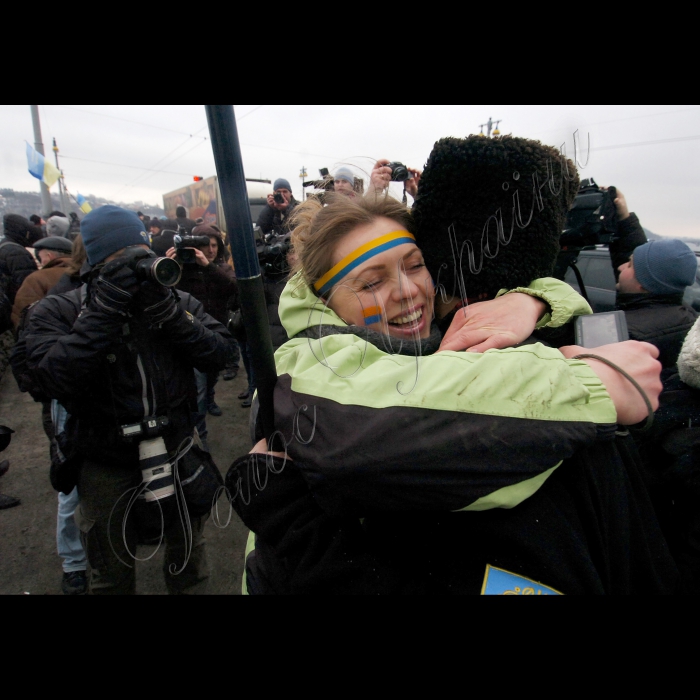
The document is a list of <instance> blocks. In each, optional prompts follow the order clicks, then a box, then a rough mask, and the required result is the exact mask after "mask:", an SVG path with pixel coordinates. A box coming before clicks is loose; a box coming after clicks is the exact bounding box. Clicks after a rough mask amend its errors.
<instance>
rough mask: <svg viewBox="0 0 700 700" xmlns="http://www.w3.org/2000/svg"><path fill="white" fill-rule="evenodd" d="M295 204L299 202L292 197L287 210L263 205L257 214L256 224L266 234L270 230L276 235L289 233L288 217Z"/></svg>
mask: <svg viewBox="0 0 700 700" xmlns="http://www.w3.org/2000/svg"><path fill="white" fill-rule="evenodd" d="M297 204H299V202H297V200H296V199H294V197H292V199H291V201H290V202H289V206H288V207H287V211H278V210H277V209H274V208H273V207H271V206H270V205H269V204H268V205H266V206H265V207H263V210H262V211H261V212H260V215H259V216H258V226H260V228H261V229H262V232H263V233H264V234H266V235H267V234H268V233H271V232H274V233H276V234H277V235H281V234H283V233H289V217H290V215H291V213H292V211H293V210H294V207H296V205H297Z"/></svg>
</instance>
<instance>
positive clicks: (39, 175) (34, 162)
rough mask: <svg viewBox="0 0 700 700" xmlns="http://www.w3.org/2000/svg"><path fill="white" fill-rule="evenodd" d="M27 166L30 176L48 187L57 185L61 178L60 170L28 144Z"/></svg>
mask: <svg viewBox="0 0 700 700" xmlns="http://www.w3.org/2000/svg"><path fill="white" fill-rule="evenodd" d="M27 165H28V168H29V174H30V175H33V176H34V177H35V178H36V179H37V180H41V181H42V182H43V183H44V184H45V185H46V186H47V187H52V186H53V185H55V184H56V182H58V178H59V177H61V172H60V170H59V169H58V168H57V167H56V166H55V165H51V163H49V161H48V160H46V158H44V156H42V155H41V153H39V151H37V150H36V149H35V148H32V147H31V146H30V145H29V144H27Z"/></svg>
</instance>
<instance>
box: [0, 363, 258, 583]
mask: <svg viewBox="0 0 700 700" xmlns="http://www.w3.org/2000/svg"><path fill="white" fill-rule="evenodd" d="M244 388H245V372H244V371H243V369H242V368H241V375H239V376H238V377H236V379H234V380H233V381H229V382H223V381H219V383H218V384H217V387H216V400H217V403H218V404H219V406H221V408H222V410H223V412H224V415H223V416H222V417H221V418H214V417H212V416H209V417H208V418H207V425H208V427H209V445H210V447H211V450H212V454H213V455H214V459H215V461H216V463H217V464H218V465H219V469H220V470H221V472H222V474H224V475H225V474H226V471H227V469H228V466H229V465H230V463H231V462H232V461H233V460H234V459H235V458H236V457H238V456H240V455H241V454H244V453H245V452H247V451H248V450H249V449H250V438H249V433H248V415H249V409H245V408H241V407H240V401H238V399H237V398H236V395H237V394H238V393H239V392H241V391H242V390H243V389H244ZM0 424H4V425H7V426H9V427H10V428H12V429H13V430H15V431H16V434H15V435H13V436H12V442H11V443H10V446H9V447H8V448H7V450H5V452H3V453H2V454H1V455H0V460H2V459H9V460H10V471H9V472H8V473H7V474H6V475H5V476H4V477H2V479H0V492H2V493H5V494H8V495H11V496H16V497H18V498H20V499H21V500H22V504H21V505H20V506H17V507H16V508H10V509H8V510H0V594H23V593H29V594H32V595H47V594H48V595H61V575H62V571H61V560H60V559H59V557H58V555H57V554H56V539H55V538H56V510H57V498H56V492H55V491H54V490H53V489H52V488H51V484H50V483H49V460H48V444H49V443H48V440H47V438H46V436H45V435H44V431H43V430H42V427H41V405H40V404H38V403H34V401H33V400H32V398H31V397H30V396H29V395H28V394H22V393H21V392H20V391H19V389H18V388H17V384H16V382H15V379H14V377H13V376H12V373H11V371H10V370H9V369H8V371H7V372H5V375H4V377H3V379H2V382H0ZM220 505H221V506H222V507H221V512H222V515H223V517H224V520H225V519H226V517H227V516H228V503H227V502H226V501H225V500H223V499H222V500H221V502H220ZM206 537H207V548H208V554H209V565H210V570H211V578H210V584H209V592H210V593H212V594H234V595H238V594H239V593H240V582H241V574H242V571H243V553H244V551H245V541H246V537H247V530H246V529H245V527H244V526H243V524H242V523H241V521H240V520H239V519H238V517H237V516H236V514H235V513H233V514H232V518H231V522H230V524H229V525H228V527H226V528H225V529H223V530H220V529H217V528H216V527H215V526H214V523H213V522H212V520H211V519H210V520H209V522H208V523H207V530H206ZM150 551H151V550H148V551H147V550H146V549H145V548H144V549H141V548H140V549H139V552H138V556H145V555H147V554H148V553H149V552H150ZM162 562H163V558H162V551H161V552H158V554H156V556H155V557H154V558H153V559H151V560H150V561H148V562H143V563H141V562H139V563H137V565H136V580H137V591H138V593H140V594H145V595H155V594H165V592H166V591H165V584H164V582H163V576H162V571H161V567H162Z"/></svg>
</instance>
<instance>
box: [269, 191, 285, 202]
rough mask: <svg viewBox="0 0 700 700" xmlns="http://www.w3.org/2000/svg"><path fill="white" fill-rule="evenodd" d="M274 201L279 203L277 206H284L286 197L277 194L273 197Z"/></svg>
mask: <svg viewBox="0 0 700 700" xmlns="http://www.w3.org/2000/svg"><path fill="white" fill-rule="evenodd" d="M272 199H273V200H274V201H275V202H277V204H284V197H283V196H282V195H281V194H280V193H279V192H275V194H273V195H272Z"/></svg>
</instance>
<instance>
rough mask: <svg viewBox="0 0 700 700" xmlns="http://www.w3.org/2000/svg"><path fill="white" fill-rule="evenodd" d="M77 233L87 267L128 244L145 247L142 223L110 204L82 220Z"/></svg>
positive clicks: (133, 215)
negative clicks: (81, 239)
mask: <svg viewBox="0 0 700 700" xmlns="http://www.w3.org/2000/svg"><path fill="white" fill-rule="evenodd" d="M80 233H81V235H82V237H83V245H84V246H85V251H86V252H87V257H88V262H89V263H90V265H97V263H100V262H102V261H103V260H104V259H105V258H108V257H109V256H110V255H112V253H116V252H117V251H118V250H121V249H122V248H128V247H129V246H132V245H143V244H145V245H149V241H148V234H147V233H146V229H145V227H144V225H143V221H141V219H139V217H138V216H136V214H135V213H134V212H133V211H127V210H126V209H122V208H121V207H115V206H112V205H111V204H108V205H105V206H103V207H99V209H94V210H93V211H91V212H90V213H89V214H88V215H87V216H86V217H85V218H84V219H83V221H82V226H81V230H80Z"/></svg>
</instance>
